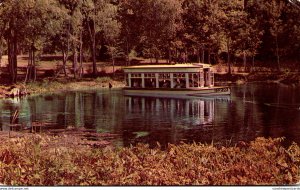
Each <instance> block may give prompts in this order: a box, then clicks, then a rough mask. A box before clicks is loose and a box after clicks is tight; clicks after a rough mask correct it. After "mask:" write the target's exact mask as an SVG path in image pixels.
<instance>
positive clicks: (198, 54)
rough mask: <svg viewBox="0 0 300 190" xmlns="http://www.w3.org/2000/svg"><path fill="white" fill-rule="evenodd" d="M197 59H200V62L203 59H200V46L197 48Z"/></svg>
mask: <svg viewBox="0 0 300 190" xmlns="http://www.w3.org/2000/svg"><path fill="white" fill-rule="evenodd" d="M197 61H198V63H201V59H200V48H197Z"/></svg>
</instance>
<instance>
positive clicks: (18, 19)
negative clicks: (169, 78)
mask: <svg viewBox="0 0 300 190" xmlns="http://www.w3.org/2000/svg"><path fill="white" fill-rule="evenodd" d="M0 42H1V43H0V48H1V51H0V56H1V55H2V54H3V53H6V54H7V55H8V58H9V59H8V62H9V73H10V76H11V81H12V82H16V80H17V66H18V64H17V55H18V54H19V53H20V52H21V51H22V52H28V55H29V58H30V61H29V62H28V70H27V77H26V78H28V79H29V80H30V79H33V80H34V78H35V77H34V73H35V59H36V56H39V55H40V54H42V53H54V52H61V54H62V55H63V56H62V57H63V59H62V63H63V70H64V71H65V66H66V63H67V61H68V60H72V63H73V72H74V77H75V78H77V77H80V76H81V74H82V64H83V63H82V62H83V60H86V61H92V63H93V74H94V76H96V74H97V65H96V63H97V61H99V60H100V59H104V58H105V57H103V55H104V54H101V52H103V50H104V51H106V55H108V56H109V57H106V59H107V58H112V59H111V60H112V61H113V62H114V60H115V58H116V56H122V57H123V60H124V65H125V64H126V65H127V64H129V63H130V59H131V55H132V54H133V52H134V54H135V55H136V56H141V57H144V58H150V59H151V58H154V59H155V60H156V62H158V60H159V59H166V60H168V61H169V62H191V61H198V62H204V63H210V64H215V63H220V62H223V63H227V64H228V67H229V72H230V71H231V69H230V67H231V65H232V64H234V63H236V62H242V63H243V64H244V67H245V68H246V67H251V66H253V65H254V64H255V60H259V61H261V62H263V63H272V64H271V67H274V68H277V69H280V67H281V64H282V61H290V62H292V63H294V65H298V66H299V65H300V64H299V59H300V56H299V55H300V3H299V1H297V0H290V1H287V0H268V1H267V0H265V1H255V0H235V1H227V0H29V1H28V0H26V1H25V0H2V1H1V3H0ZM224 55H225V56H224ZM248 58H251V60H252V61H251V62H252V63H251V64H248V62H247V60H248ZM269 65H270V64H269ZM65 73H66V72H65Z"/></svg>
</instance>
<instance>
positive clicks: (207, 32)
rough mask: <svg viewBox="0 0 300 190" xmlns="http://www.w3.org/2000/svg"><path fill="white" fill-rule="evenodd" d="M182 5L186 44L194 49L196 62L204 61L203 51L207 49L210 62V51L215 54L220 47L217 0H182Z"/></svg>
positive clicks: (219, 11) (209, 61)
mask: <svg viewBox="0 0 300 190" xmlns="http://www.w3.org/2000/svg"><path fill="white" fill-rule="evenodd" d="M183 7H184V14H183V23H184V27H185V29H186V30H185V32H186V34H185V41H186V44H187V45H190V46H191V48H192V49H196V52H197V57H198V62H203V63H204V62H205V51H207V52H208V53H207V54H208V58H207V62H208V63H209V64H210V63H211V58H210V55H211V53H212V52H214V53H215V54H217V53H218V50H219V48H220V37H221V27H220V26H221V23H220V20H219V19H220V13H222V12H221V10H220V7H219V4H218V1H216V0H211V1H206V0H186V1H184V2H183Z"/></svg>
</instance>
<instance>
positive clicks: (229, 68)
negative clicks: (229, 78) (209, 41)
mask: <svg viewBox="0 0 300 190" xmlns="http://www.w3.org/2000/svg"><path fill="white" fill-rule="evenodd" d="M226 43H227V65H228V74H229V75H231V60H230V48H229V47H230V45H229V44H230V42H229V39H227V41H226Z"/></svg>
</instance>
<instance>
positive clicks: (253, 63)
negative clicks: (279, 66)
mask: <svg viewBox="0 0 300 190" xmlns="http://www.w3.org/2000/svg"><path fill="white" fill-rule="evenodd" d="M254 59H255V57H254V55H252V67H251V70H250V72H251V73H252V72H253V70H254V65H255V60H254Z"/></svg>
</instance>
